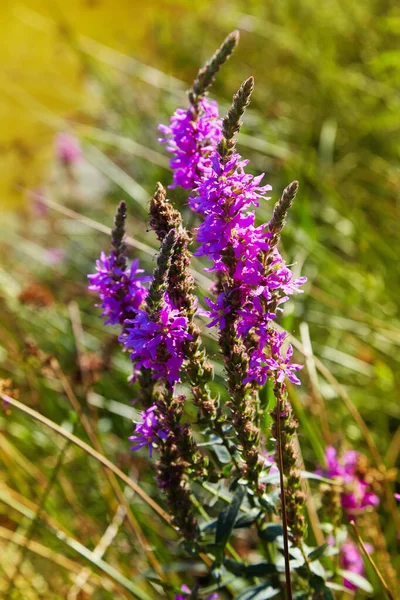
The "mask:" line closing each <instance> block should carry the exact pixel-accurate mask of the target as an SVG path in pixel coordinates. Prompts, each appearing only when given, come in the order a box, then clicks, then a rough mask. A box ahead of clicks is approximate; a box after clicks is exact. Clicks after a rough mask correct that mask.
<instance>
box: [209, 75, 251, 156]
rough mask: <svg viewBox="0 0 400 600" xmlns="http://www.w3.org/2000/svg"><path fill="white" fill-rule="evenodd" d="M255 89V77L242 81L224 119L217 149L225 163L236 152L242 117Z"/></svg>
mask: <svg viewBox="0 0 400 600" xmlns="http://www.w3.org/2000/svg"><path fill="white" fill-rule="evenodd" d="M253 90H254V77H249V78H248V79H246V81H244V82H243V83H242V85H241V86H240V88H239V90H238V91H237V92H236V94H235V95H234V97H233V102H232V106H231V108H230V109H229V111H228V114H227V115H226V116H225V117H224V119H223V121H222V135H223V137H222V139H221V141H220V142H219V144H218V147H217V150H218V153H219V155H220V156H221V159H222V161H223V162H224V163H226V162H228V160H229V158H230V157H231V156H232V154H233V153H234V152H235V148H236V141H237V140H236V136H237V134H238V133H239V130H240V128H241V126H242V121H241V118H242V116H243V114H244V112H245V110H246V108H247V107H248V105H249V104H250V97H251V94H252V93H253Z"/></svg>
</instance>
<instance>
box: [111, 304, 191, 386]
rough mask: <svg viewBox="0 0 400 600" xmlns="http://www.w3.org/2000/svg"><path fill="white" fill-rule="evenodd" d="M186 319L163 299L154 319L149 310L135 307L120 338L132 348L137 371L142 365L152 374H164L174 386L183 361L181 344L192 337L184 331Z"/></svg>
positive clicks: (158, 375) (157, 375) (186, 323)
mask: <svg viewBox="0 0 400 600" xmlns="http://www.w3.org/2000/svg"><path fill="white" fill-rule="evenodd" d="M187 326H188V320H187V318H186V317H182V316H180V314H179V311H178V310H177V309H175V308H173V307H172V306H171V304H170V303H169V302H165V304H164V306H163V308H162V309H161V310H160V312H159V315H158V318H157V321H152V320H151V319H150V317H149V315H148V313H147V312H146V311H144V310H138V312H137V314H136V317H135V318H134V319H133V320H128V321H126V327H125V332H124V334H123V335H122V336H121V338H120V339H121V341H122V342H123V343H124V344H125V346H126V347H127V348H128V349H130V350H131V355H130V356H131V359H132V361H133V363H134V364H135V367H136V369H137V370H139V369H141V368H142V367H145V368H146V369H152V370H153V371H154V374H153V377H154V378H155V379H156V378H159V377H164V378H166V379H167V381H168V382H169V383H170V384H171V385H173V384H174V383H176V382H178V381H179V371H180V369H181V367H182V363H183V361H184V350H183V343H184V342H185V340H187V339H192V337H191V336H190V335H189V333H188V332H187Z"/></svg>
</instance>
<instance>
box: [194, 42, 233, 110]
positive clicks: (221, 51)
mask: <svg viewBox="0 0 400 600" xmlns="http://www.w3.org/2000/svg"><path fill="white" fill-rule="evenodd" d="M238 43H239V31H237V30H236V31H232V33H230V34H229V35H228V36H227V38H226V39H225V40H224V41H223V43H222V44H221V46H220V47H219V48H218V50H217V51H216V52H215V53H214V54H213V56H212V57H211V59H210V60H209V61H208V62H207V63H206V64H205V65H204V67H202V68H201V69H200V70H199V72H198V74H197V77H196V79H195V80H194V83H193V86H192V89H191V90H190V91H189V94H188V95H189V102H190V103H191V104H193V105H196V104H197V103H198V102H199V100H200V99H201V97H202V96H204V94H205V92H206V91H207V89H208V88H209V87H210V85H211V84H212V83H213V81H214V78H215V76H216V74H217V73H218V71H219V70H220V68H221V67H222V65H223V64H224V63H225V62H226V61H227V60H228V59H229V57H230V56H231V54H232V53H233V51H234V50H235V48H236V46H237V45H238Z"/></svg>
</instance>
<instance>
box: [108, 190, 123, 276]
mask: <svg viewBox="0 0 400 600" xmlns="http://www.w3.org/2000/svg"><path fill="white" fill-rule="evenodd" d="M125 223H126V202H125V200H122V201H121V202H120V203H119V205H118V209H117V213H116V215H115V219H114V227H113V229H112V232H111V245H112V247H113V248H114V251H115V257H116V264H117V266H118V268H120V269H124V268H126V257H125V252H126V245H125V242H124V238H125Z"/></svg>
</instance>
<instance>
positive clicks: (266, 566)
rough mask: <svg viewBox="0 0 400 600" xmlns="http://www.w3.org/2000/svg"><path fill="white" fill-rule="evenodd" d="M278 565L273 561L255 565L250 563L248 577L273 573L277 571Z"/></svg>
mask: <svg viewBox="0 0 400 600" xmlns="http://www.w3.org/2000/svg"><path fill="white" fill-rule="evenodd" d="M277 572H278V570H277V568H276V566H275V565H274V564H272V563H267V562H260V563H257V564H255V565H249V566H248V567H246V576H247V577H265V576H266V575H273V574H274V573H277Z"/></svg>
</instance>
